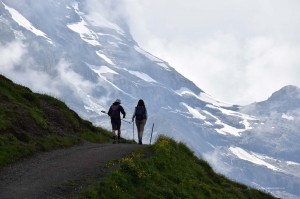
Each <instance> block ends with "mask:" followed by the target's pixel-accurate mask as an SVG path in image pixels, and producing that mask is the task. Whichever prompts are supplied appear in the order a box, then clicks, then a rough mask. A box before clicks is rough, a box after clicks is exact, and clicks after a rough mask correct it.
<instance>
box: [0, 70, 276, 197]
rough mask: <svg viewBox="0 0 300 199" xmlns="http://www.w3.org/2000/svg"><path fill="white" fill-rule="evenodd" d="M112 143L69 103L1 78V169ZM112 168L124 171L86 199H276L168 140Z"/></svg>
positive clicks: (89, 191) (86, 194)
mask: <svg viewBox="0 0 300 199" xmlns="http://www.w3.org/2000/svg"><path fill="white" fill-rule="evenodd" d="M109 137H110V134H109V132H107V131H105V130H103V129H101V128H97V127H94V126H93V125H92V124H91V123H90V122H88V121H85V120H82V119H81V118H80V117H79V116H78V115H77V114H76V113H75V112H74V111H72V110H70V109H69V108H68V107H67V106H66V105H65V104H64V103H63V102H61V101H59V100H57V99H55V98H52V97H49V96H47V95H42V94H35V93H32V92H31V91H30V89H28V88H26V87H23V86H20V85H16V84H14V83H13V82H12V81H10V80H8V79H7V78H5V77H3V76H1V75H0V167H1V166H5V165H7V164H11V163H13V162H15V161H18V160H19V159H21V158H24V157H26V156H30V155H32V154H34V153H36V152H37V151H47V150H51V149H55V148H58V147H66V146H72V145H74V144H77V143H79V141H80V140H81V139H85V140H89V141H98V142H106V141H108V140H109ZM145 154H146V155H145ZM110 165H111V166H113V167H114V166H119V167H120V169H118V170H115V171H114V172H112V173H111V174H110V175H109V176H108V177H107V178H105V180H104V181H102V182H101V183H99V185H98V186H90V187H89V188H88V189H87V190H86V191H85V192H84V193H83V195H82V196H80V197H84V198H272V196H270V195H268V194H265V193H263V192H260V191H257V190H254V189H251V188H249V187H246V186H244V185H241V184H238V183H235V182H232V181H230V180H228V179H226V178H225V177H223V176H221V175H218V174H215V173H214V172H213V171H212V169H211V168H210V166H209V165H208V164H207V163H206V162H204V161H202V160H199V159H197V158H196V157H195V156H194V155H193V153H192V152H191V151H190V150H189V149H188V148H187V147H186V146H185V145H184V144H181V143H179V144H178V143H176V142H174V141H173V140H171V139H168V138H166V137H161V138H160V139H159V140H158V141H157V143H156V144H155V145H153V146H149V147H147V148H146V149H145V150H144V151H139V152H136V153H134V154H133V155H132V157H128V158H123V159H121V160H117V161H114V162H111V163H110Z"/></svg>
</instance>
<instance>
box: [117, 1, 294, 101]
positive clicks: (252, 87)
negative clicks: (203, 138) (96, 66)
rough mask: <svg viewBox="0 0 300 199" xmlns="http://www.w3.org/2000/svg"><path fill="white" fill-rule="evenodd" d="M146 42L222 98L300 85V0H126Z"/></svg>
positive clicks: (136, 31) (256, 96)
mask: <svg viewBox="0 0 300 199" xmlns="http://www.w3.org/2000/svg"><path fill="white" fill-rule="evenodd" d="M123 3H124V4H125V5H124V6H123V8H124V11H125V12H126V13H127V15H128V21H129V24H130V29H131V33H132V34H133V36H134V38H135V40H136V41H137V42H138V43H139V45H140V46H141V47H143V48H144V49H145V50H147V51H149V52H150V53H152V54H154V55H156V56H158V57H160V58H162V59H164V60H165V61H167V62H169V64H170V65H171V66H173V67H174V68H175V69H176V70H177V71H179V72H180V73H181V74H183V75H184V76H185V77H187V78H189V79H190V80H192V81H193V82H194V83H195V84H196V85H197V86H198V87H200V88H201V89H203V90H204V91H206V92H207V93H208V94H210V95H212V96H214V97H216V98H217V99H219V100H222V101H225V102H229V103H235V104H247V103H251V102H254V101H262V100H265V99H267V98H268V97H269V96H270V95H271V94H272V93H273V92H274V91H276V90H278V89H280V88H281V87H283V86H285V85H290V84H292V85H296V86H299V87H300V1H299V0H226V1H224V0H210V1H207V0H185V1H182V0H148V1H145V0H143V1H140V0H123Z"/></svg>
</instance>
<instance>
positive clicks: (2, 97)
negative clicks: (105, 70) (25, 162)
mask: <svg viewBox="0 0 300 199" xmlns="http://www.w3.org/2000/svg"><path fill="white" fill-rule="evenodd" d="M110 138H111V134H110V133H109V132H108V131H106V130H104V129H102V128H99V127H95V126H93V124H92V123H91V122H89V121H86V120H83V119H81V118H80V117H79V116H78V114H77V113H75V112H74V111H73V110H71V109H70V108H69V107H68V106H67V105H66V104H65V103H64V102H62V101H60V100H58V99H56V98H54V97H51V96H48V95H46V94H38V93H33V92H32V91H31V90H30V89H29V88H27V87H24V86H22V85H18V84H15V83H13V82H12V81H11V80H9V79H7V78H6V77H4V76H2V75H0V167H2V166H6V165H9V164H12V163H14V162H17V161H19V160H20V159H23V158H26V157H28V156H31V155H33V154H35V153H37V152H41V151H50V150H53V149H57V148H62V147H69V146H73V145H75V144H78V143H80V140H87V141H90V142H97V143H103V142H108V141H109V140H110Z"/></svg>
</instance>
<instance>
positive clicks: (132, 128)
mask: <svg viewBox="0 0 300 199" xmlns="http://www.w3.org/2000/svg"><path fill="white" fill-rule="evenodd" d="M132 140H133V141H134V122H132Z"/></svg>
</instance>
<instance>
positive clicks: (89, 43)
mask: <svg viewBox="0 0 300 199" xmlns="http://www.w3.org/2000/svg"><path fill="white" fill-rule="evenodd" d="M90 2H91V1H85V0H55V1H54V0H45V1H41V2H36V0H27V1H26V3H24V2H20V1H17V0H14V1H12V0H2V1H0V52H1V55H4V56H3V59H2V58H1V60H0V72H1V73H2V74H4V75H5V76H7V77H8V78H10V79H12V80H13V81H15V82H18V83H20V84H23V85H26V86H28V87H30V88H31V89H32V90H34V91H37V92H42V93H47V94H50V95H53V96H55V97H58V98H60V99H62V100H64V101H65V102H66V103H67V104H68V105H69V106H70V107H71V108H72V109H74V110H76V112H77V113H78V114H79V115H80V116H82V117H84V118H85V119H89V120H90V121H92V122H93V123H94V124H97V125H101V126H103V127H105V128H107V129H110V121H109V118H108V117H107V115H105V114H103V113H101V111H102V110H106V111H107V110H108V108H109V106H110V105H111V103H112V102H113V101H114V100H115V99H117V98H119V99H121V100H122V105H123V107H124V108H125V111H126V112H127V118H126V119H127V120H128V121H130V120H131V116H132V113H133V111H134V107H135V106H136V104H137V102H138V100H139V99H143V100H144V101H145V103H146V106H147V110H148V113H149V119H148V121H147V125H146V131H145V136H144V142H145V143H147V142H149V139H150V133H151V127H152V124H153V123H154V124H155V127H154V134H153V137H154V139H155V138H156V137H157V135H158V134H166V135H168V136H170V137H173V138H175V139H176V140H180V141H182V142H184V143H186V144H187V145H188V146H189V147H190V148H191V149H193V150H194V151H195V153H196V154H198V155H199V156H202V157H204V158H205V159H207V160H208V161H209V162H210V164H211V165H213V166H214V168H215V170H217V171H219V172H221V173H223V174H225V175H227V176H228V177H230V178H233V179H235V180H237V181H241V182H244V183H247V184H248V185H251V186H256V187H259V188H263V189H266V190H267V191H271V192H272V193H274V194H276V195H278V196H281V197H285V198H287V197H297V196H299V195H300V193H299V190H300V189H299V187H300V173H299V171H300V164H299V163H300V159H299V156H298V155H297V154H299V151H300V146H299V140H300V139H299V136H300V134H299V130H298V129H299V126H300V122H299V108H300V103H299V101H300V100H299V95H300V94H299V88H297V87H294V86H287V87H284V88H283V89H281V90H280V91H277V92H275V93H274V94H273V95H272V96H271V97H270V98H269V99H268V100H266V101H264V102H259V103H254V104H251V105H249V106H244V107H240V106H238V105H231V104H227V103H223V102H220V101H218V100H215V99H214V98H213V97H212V96H210V95H209V94H207V93H206V92H204V91H203V90H201V89H200V88H198V87H197V86H196V85H195V84H194V83H193V82H191V81H190V80H188V79H186V78H185V77H183V76H182V75H181V74H179V73H178V72H177V71H176V70H174V68H172V67H171V66H170V65H169V64H168V63H167V62H165V61H164V60H161V59H159V58H157V57H155V56H154V55H152V54H150V53H148V52H146V51H144V50H143V49H141V48H140V47H139V45H138V44H137V43H136V42H135V41H134V38H132V36H131V34H130V31H129V28H128V27H127V25H126V21H125V20H123V18H122V17H119V16H118V15H116V14H114V11H115V10H117V9H115V7H116V6H118V5H114V4H113V3H110V4H109V5H102V6H100V7H99V9H98V10H97V9H90V8H91V5H90ZM93 10H97V12H94V11H93ZM107 13H110V14H109V17H108V14H107ZM203 72H205V71H203ZM122 134H123V135H124V136H125V137H127V138H132V136H133V132H132V125H130V124H128V123H125V122H123V123H122ZM135 139H137V137H136V135H135Z"/></svg>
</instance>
